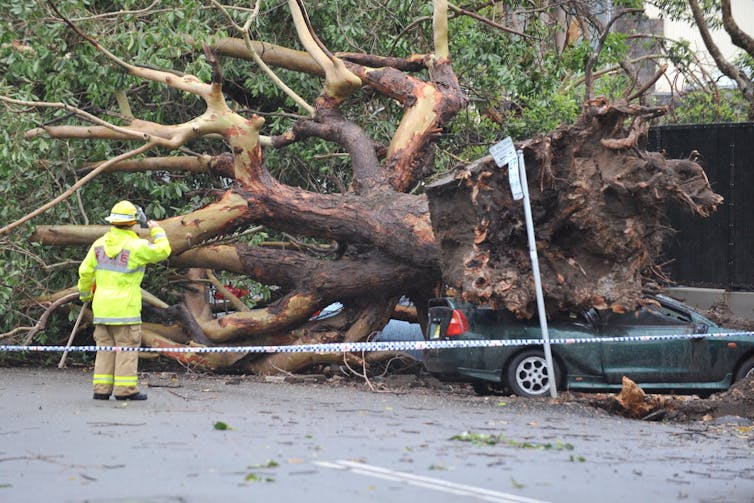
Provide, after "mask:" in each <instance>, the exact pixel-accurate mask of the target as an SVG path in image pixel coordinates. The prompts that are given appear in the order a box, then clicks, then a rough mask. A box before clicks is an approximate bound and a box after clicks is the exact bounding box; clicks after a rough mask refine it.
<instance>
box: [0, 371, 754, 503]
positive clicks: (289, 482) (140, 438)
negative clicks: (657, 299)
mask: <svg viewBox="0 0 754 503" xmlns="http://www.w3.org/2000/svg"><path fill="white" fill-rule="evenodd" d="M0 376H1V378H0V501H3V502H27V501H28V502H38V501H50V502H52V501H55V502H85V501H86V502H184V501H185V502H216V501H230V502H232V501H255V502H257V501H282V502H289V501H307V502H328V503H337V502H354V503H358V502H392V501H401V502H403V501H416V502H424V501H431V502H433V503H444V502H478V501H493V502H519V503H522V502H552V503H556V502H557V503H567V502H579V503H590V502H600V503H602V502H606V501H609V502H611V503H621V502H630V503H637V502H673V501H682V502H715V503H718V502H736V503H739V502H742V503H752V502H754V432H753V431H752V427H751V426H743V425H740V424H735V422H734V421H732V420H731V421H729V422H726V421H721V422H717V423H689V424H663V423H648V422H640V421H633V420H628V419H622V418H617V417H614V416H610V415H608V414H607V413H604V412H600V411H595V410H591V409H589V410H586V409H583V408H570V407H567V406H563V405H558V404H556V403H553V402H552V401H551V400H549V399H542V400H535V401H527V400H523V399H506V398H501V397H492V398H483V397H476V396H473V395H472V394H463V393H449V394H445V393H438V392H437V391H434V390H427V389H403V390H402V391H403V392H401V393H376V392H372V391H370V390H369V388H368V387H366V386H364V385H359V386H358V387H354V386H349V385H338V386H334V385H331V384H327V383H324V384H311V383H309V384H289V383H284V382H266V381H264V380H261V379H256V378H243V377H242V378H229V377H224V378H216V377H196V376H192V375H191V374H178V375H176V376H175V378H173V377H172V376H171V375H170V374H166V373H151V374H148V375H145V376H143V378H142V381H143V382H142V384H143V385H144V384H146V383H147V381H148V382H149V384H151V386H143V387H144V391H146V392H148V393H149V400H147V401H146V402H118V401H115V400H111V401H109V402H102V401H94V400H92V399H91V391H90V384H89V382H90V378H91V377H90V374H89V373H88V372H85V371H83V370H79V369H63V370H59V369H45V370H37V369H15V368H1V369H0ZM223 426H226V427H227V429H218V428H223Z"/></svg>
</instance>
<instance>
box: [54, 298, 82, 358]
mask: <svg viewBox="0 0 754 503" xmlns="http://www.w3.org/2000/svg"><path fill="white" fill-rule="evenodd" d="M86 305H87V302H84V304H82V306H81V311H79V316H78V318H76V323H75V324H74V325H73V330H71V336H70V337H68V344H66V345H65V351H63V356H61V357H60V363H58V368H59V369H62V368H64V367H65V359H66V357H68V348H70V347H71V344H72V343H73V337H74V336H75V335H76V331H77V330H78V329H79V325H80V324H81V320H82V319H83V318H84V311H86Z"/></svg>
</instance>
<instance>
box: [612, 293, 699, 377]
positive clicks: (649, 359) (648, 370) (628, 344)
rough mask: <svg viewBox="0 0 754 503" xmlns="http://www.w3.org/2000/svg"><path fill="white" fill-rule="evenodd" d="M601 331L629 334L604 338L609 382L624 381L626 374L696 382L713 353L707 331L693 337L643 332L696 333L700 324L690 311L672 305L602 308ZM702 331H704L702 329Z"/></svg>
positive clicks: (618, 334)
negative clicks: (627, 309)
mask: <svg viewBox="0 0 754 503" xmlns="http://www.w3.org/2000/svg"><path fill="white" fill-rule="evenodd" d="M600 315H601V317H602V319H603V323H602V327H601V330H600V332H601V335H602V337H603V338H606V337H627V338H629V339H630V340H628V341H621V342H603V343H602V344H601V348H602V360H603V369H604V373H605V377H606V379H607V382H608V383H610V384H621V382H622V379H623V376H626V377H628V378H630V379H631V380H633V381H635V382H637V383H682V382H695V381H697V380H698V379H700V378H702V376H703V375H704V374H705V373H706V372H707V369H708V366H709V362H708V360H709V358H708V357H705V355H706V354H708V353H709V351H708V347H707V341H706V339H705V337H704V335H703V334H699V337H695V338H693V339H688V338H678V339H663V340H646V339H644V338H643V336H650V335H680V334H692V333H694V332H695V330H696V329H697V327H695V325H694V323H693V322H692V320H691V317H690V316H689V315H688V313H684V312H683V311H679V310H676V309H672V308H670V307H668V306H664V305H663V306H646V307H644V308H642V309H640V310H638V311H636V312H628V313H624V314H617V313H612V312H606V311H601V312H600ZM700 331H704V330H703V329H700Z"/></svg>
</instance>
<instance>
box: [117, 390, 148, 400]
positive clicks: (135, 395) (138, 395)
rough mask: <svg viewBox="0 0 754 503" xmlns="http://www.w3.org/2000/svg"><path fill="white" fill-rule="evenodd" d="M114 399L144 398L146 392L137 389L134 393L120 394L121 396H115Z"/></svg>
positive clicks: (145, 397)
mask: <svg viewBox="0 0 754 503" xmlns="http://www.w3.org/2000/svg"><path fill="white" fill-rule="evenodd" d="M115 399H116V400H146V399H147V394H146V393H142V392H140V391H137V392H136V393H134V394H132V395H122V396H117V395H116V396H115Z"/></svg>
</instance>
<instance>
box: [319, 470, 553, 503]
mask: <svg viewBox="0 0 754 503" xmlns="http://www.w3.org/2000/svg"><path fill="white" fill-rule="evenodd" d="M314 464H315V465H318V466H321V467H324V468H332V469H335V470H346V471H350V472H353V473H357V474H360V475H368V476H371V477H377V478H381V479H387V480H393V481H401V482H407V483H409V484H411V485H415V486H418V487H425V488H427V489H434V490H435V491H442V492H445V493H450V494H456V495H459V496H472V497H475V498H479V499H481V500H484V501H492V502H495V503H546V502H544V501H542V500H535V499H531V498H525V497H523V496H516V495H515V494H507V493H501V492H498V491H491V490H489V489H484V488H481V487H474V486H469V485H465V484H456V483H455V482H449V481H447V480H442V479H437V478H433V477H425V476H422V475H414V474H411V473H405V472H398V471H395V470H390V469H388V468H381V467H379V466H373V465H368V464H366V463H357V462H354V461H346V460H341V461H335V462H329V461H315V462H314Z"/></svg>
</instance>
